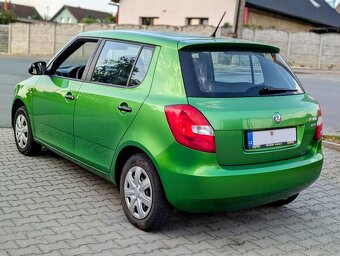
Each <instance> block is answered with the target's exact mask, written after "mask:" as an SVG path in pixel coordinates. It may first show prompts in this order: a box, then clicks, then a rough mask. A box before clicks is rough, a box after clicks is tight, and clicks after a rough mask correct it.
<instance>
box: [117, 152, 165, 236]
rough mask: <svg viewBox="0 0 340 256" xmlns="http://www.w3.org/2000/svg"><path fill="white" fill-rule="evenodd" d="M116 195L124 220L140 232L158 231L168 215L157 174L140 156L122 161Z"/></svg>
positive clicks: (141, 155) (142, 155) (146, 160)
mask: <svg viewBox="0 0 340 256" xmlns="http://www.w3.org/2000/svg"><path fill="white" fill-rule="evenodd" d="M136 175H137V176H136ZM148 184H149V185H148ZM120 195H121V202H122V206H123V210H124V213H125V215H126V217H127V218H128V220H129V221H130V222H131V223H132V224H133V225H134V226H135V227H137V228H139V229H141V230H144V231H151V230H157V229H159V228H161V227H162V226H163V225H164V224H165V222H166V221H167V219H168V217H169V215H170V213H171V206H170V204H169V203H168V201H167V199H166V197H165V193H164V190H163V186H162V183H161V181H160V178H159V175H158V172H157V170H156V168H155V166H154V165H153V163H152V161H151V160H150V159H149V158H148V157H147V156H146V155H145V154H143V153H138V154H136V155H133V156H131V157H130V158H129V159H128V160H127V161H126V163H125V165H124V167H123V170H122V174H121V177H120ZM129 206H130V207H129Z"/></svg>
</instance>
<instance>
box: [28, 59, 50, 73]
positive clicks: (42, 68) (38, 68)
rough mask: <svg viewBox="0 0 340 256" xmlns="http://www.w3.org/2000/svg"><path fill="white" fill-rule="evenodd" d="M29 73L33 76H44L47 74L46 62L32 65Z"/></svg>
mask: <svg viewBox="0 0 340 256" xmlns="http://www.w3.org/2000/svg"><path fill="white" fill-rule="evenodd" d="M28 73H30V74H31V75H44V74H45V73H46V62H44V61H38V62H34V63H32V64H31V66H30V67H29V68H28Z"/></svg>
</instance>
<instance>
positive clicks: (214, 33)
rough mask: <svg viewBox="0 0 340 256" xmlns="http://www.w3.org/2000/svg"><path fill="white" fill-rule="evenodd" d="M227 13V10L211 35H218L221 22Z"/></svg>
mask: <svg viewBox="0 0 340 256" xmlns="http://www.w3.org/2000/svg"><path fill="white" fill-rule="evenodd" d="M226 13H227V12H224V13H223V15H222V18H221V19H220V22H219V23H218V25H217V27H216V28H215V31H214V32H213V33H212V34H211V36H210V37H216V32H217V30H218V28H219V27H220V25H221V22H222V20H223V18H224V15H225V14H226Z"/></svg>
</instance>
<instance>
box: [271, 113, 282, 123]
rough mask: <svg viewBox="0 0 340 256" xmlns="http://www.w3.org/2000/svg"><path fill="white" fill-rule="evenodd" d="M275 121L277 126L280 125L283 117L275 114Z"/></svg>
mask: <svg viewBox="0 0 340 256" xmlns="http://www.w3.org/2000/svg"><path fill="white" fill-rule="evenodd" d="M273 121H274V122H275V123H277V124H279V123H280V122H281V115H280V113H278V112H275V113H274V115H273Z"/></svg>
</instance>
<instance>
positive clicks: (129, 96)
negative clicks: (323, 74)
mask: <svg viewBox="0 0 340 256" xmlns="http://www.w3.org/2000/svg"><path fill="white" fill-rule="evenodd" d="M29 72H30V74H32V75H33V76H32V77H31V78H29V79H27V80H25V81H23V82H21V83H19V84H18V85H17V86H16V89H15V97H14V101H13V108H12V125H13V128H14V135H15V142H16V145H17V148H18V150H19V151H20V152H21V153H22V154H24V155H36V154H37V153H39V151H40V150H41V147H42V146H44V147H46V148H48V149H50V150H52V151H54V152H56V153H57V154H60V155H62V156H64V157H65V158H67V159H69V160H71V161H73V162H75V163H77V164H79V165H81V166H83V167H84V168H86V169H88V170H90V171H92V172H94V173H96V174H98V175H100V176H102V177H104V178H106V179H108V180H109V181H111V182H112V183H114V184H116V185H117V186H118V187H119V188H120V194H121V203H122V207H123V210H124V212H125V214H126V216H127V218H128V220H129V221H130V222H131V223H132V224H133V225H135V226H136V227H138V228H140V229H143V230H153V229H157V228H160V227H161V226H162V225H164V223H165V221H166V219H167V218H168V216H169V214H170V213H171V210H172V209H173V207H175V208H177V209H180V210H183V211H188V212H214V211H225V210H230V209H241V208H248V207H254V206H258V205H263V204H271V205H276V206H279V205H284V204H287V203H290V202H291V201H293V200H294V199H295V198H296V197H297V195H298V193H299V192H300V191H302V190H303V189H305V188H307V187H308V186H309V185H311V184H312V183H313V182H314V181H315V180H316V179H317V178H318V177H319V175H320V172H321V169H322V164H323V155H322V150H321V138H322V117H321V110H320V107H319V105H318V103H317V102H316V101H315V100H314V99H313V98H312V97H310V96H309V95H308V94H307V93H306V92H305V91H304V89H303V88H302V86H301V84H300V82H299V81H298V79H297V78H296V76H295V75H294V74H293V72H292V71H291V70H290V68H289V67H288V66H287V64H286V63H285V61H284V60H283V58H282V57H281V56H280V54H279V49H278V48H276V47H273V46H270V45H265V44H260V43H256V42H249V41H242V40H234V39H222V38H214V37H208V36H191V35H184V34H171V33H158V32H141V31H96V32H85V33H82V34H80V35H79V36H78V37H77V38H75V39H74V40H72V41H71V42H70V43H68V44H67V45H66V46H65V47H64V48H63V49H62V50H61V51H60V52H59V53H58V54H56V56H55V57H53V58H52V60H51V61H50V62H49V63H48V64H46V63H45V62H36V63H33V64H32V65H31V66H30V68H29Z"/></svg>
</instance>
